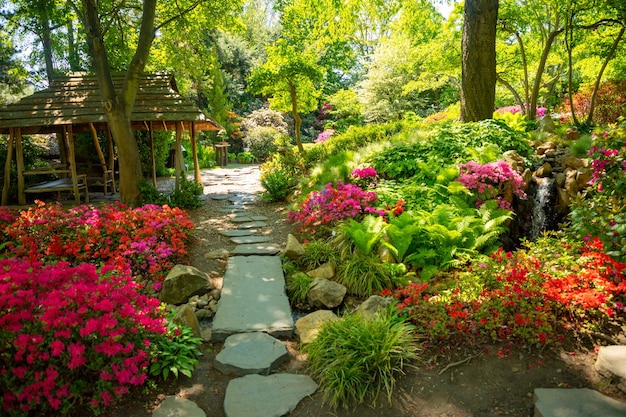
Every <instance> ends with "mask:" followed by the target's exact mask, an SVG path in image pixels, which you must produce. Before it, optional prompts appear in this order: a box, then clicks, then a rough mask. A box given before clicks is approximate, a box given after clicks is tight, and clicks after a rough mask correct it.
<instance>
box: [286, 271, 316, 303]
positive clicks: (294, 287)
mask: <svg viewBox="0 0 626 417" xmlns="http://www.w3.org/2000/svg"><path fill="white" fill-rule="evenodd" d="M285 281H286V282H285V289H286V290H287V295H288V296H289V301H290V302H291V305H293V306H294V307H302V305H303V304H304V303H305V302H306V295H307V293H308V292H309V287H310V286H311V283H312V282H313V278H312V277H310V276H308V275H307V274H305V273H304V272H296V273H293V274H290V275H288V276H287V279H286V280H285Z"/></svg>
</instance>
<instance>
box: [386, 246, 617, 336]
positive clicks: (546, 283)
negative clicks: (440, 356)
mask: <svg viewBox="0 0 626 417" xmlns="http://www.w3.org/2000/svg"><path fill="white" fill-rule="evenodd" d="M557 243H558V242H557ZM550 247H552V248H553V247H555V246H554V245H552V246H551V245H547V246H542V245H538V246H535V247H531V248H530V249H528V250H519V251H517V252H515V253H510V252H509V253H504V252H503V251H502V249H500V250H498V251H497V252H495V253H494V254H492V255H491V259H490V261H489V262H485V263H477V264H475V265H472V267H471V268H469V271H467V272H464V273H461V274H459V275H458V276H457V281H455V284H454V285H453V287H454V288H453V289H445V288H444V289H439V290H437V289H434V288H429V285H428V284H427V283H423V284H409V285H408V286H406V287H404V288H400V289H397V290H396V291H394V292H391V291H386V292H385V295H391V296H393V297H394V298H395V299H396V300H397V307H398V309H399V310H400V311H401V312H402V313H403V314H406V315H407V316H408V317H409V318H410V319H411V320H412V321H413V322H414V323H415V324H416V325H417V326H418V328H421V329H423V330H424V332H425V333H426V335H427V338H429V339H430V340H431V341H435V340H437V339H441V338H447V337H450V336H451V335H453V334H459V332H461V333H462V334H465V335H466V336H468V337H471V338H475V337H477V336H481V335H482V336H486V337H488V338H489V339H491V340H492V341H501V342H522V343H528V344H537V345H538V344H546V343H554V342H556V341H558V340H559V334H560V332H561V331H562V330H563V329H572V330H576V329H578V330H580V329H582V328H586V327H593V326H596V327H601V326H602V325H603V324H606V322H607V320H608V319H609V318H613V317H615V316H616V314H617V311H620V312H624V311H626V310H625V309H624V305H623V297H624V294H626V277H625V274H626V264H624V263H620V262H618V261H616V260H614V259H613V258H611V257H610V256H608V255H606V254H605V253H604V252H603V248H602V242H601V241H600V240H599V239H594V240H592V241H591V242H590V243H588V244H587V245H585V246H583V247H582V248H580V249H576V248H573V247H571V246H570V245H569V244H567V243H566V242H561V245H557V246H556V247H557V248H558V250H554V249H552V250H549V249H547V248H550ZM448 288H449V287H448Z"/></svg>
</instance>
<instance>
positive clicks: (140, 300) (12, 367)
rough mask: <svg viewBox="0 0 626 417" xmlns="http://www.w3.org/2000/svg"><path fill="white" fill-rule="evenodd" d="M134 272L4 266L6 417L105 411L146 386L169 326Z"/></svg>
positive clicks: (0, 323)
mask: <svg viewBox="0 0 626 417" xmlns="http://www.w3.org/2000/svg"><path fill="white" fill-rule="evenodd" d="M127 272H128V271H127ZM127 272H126V273H120V272H119V271H117V270H115V269H114V268H113V267H112V266H104V267H102V268H101V269H100V270H98V269H97V268H96V266H94V265H87V264H82V265H79V266H71V265H69V264H68V263H67V262H59V263H58V264H55V265H48V266H42V265H41V264H40V263H38V262H32V261H29V260H18V259H6V260H0V369H1V370H0V392H2V393H3V394H2V396H1V397H0V407H1V408H2V409H3V410H5V411H6V412H8V413H9V414H10V415H22V414H23V413H28V412H30V411H37V412H47V413H54V414H67V413H68V412H69V410H70V408H71V407H73V406H75V405H76V404H77V403H78V404H83V405H87V406H89V407H91V408H93V409H94V411H98V409H100V408H101V407H102V406H106V405H108V404H109V403H110V402H111V401H112V400H113V399H114V398H117V397H119V396H121V395H123V394H125V393H126V392H128V389H129V387H131V386H134V385H141V384H143V383H144V381H145V379H146V375H147V374H146V370H147V368H148V366H149V363H150V355H149V350H148V349H149V347H150V344H151V339H152V338H154V337H157V336H158V335H161V334H164V333H165V331H166V327H165V320H164V319H163V317H162V314H161V313H160V312H159V311H158V309H157V307H158V306H159V301H158V300H157V299H155V298H150V297H148V296H146V295H142V294H140V293H139V292H138V290H139V288H138V285H137V284H135V283H134V282H133V281H132V279H131V277H130V275H128V273H127Z"/></svg>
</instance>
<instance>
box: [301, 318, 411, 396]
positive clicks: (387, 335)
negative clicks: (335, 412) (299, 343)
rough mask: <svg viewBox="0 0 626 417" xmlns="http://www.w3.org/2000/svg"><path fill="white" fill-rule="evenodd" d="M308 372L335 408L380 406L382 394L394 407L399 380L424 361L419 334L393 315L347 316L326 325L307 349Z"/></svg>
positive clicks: (305, 348)
mask: <svg viewBox="0 0 626 417" xmlns="http://www.w3.org/2000/svg"><path fill="white" fill-rule="evenodd" d="M304 350H305V352H307V353H308V359H307V367H308V369H309V371H310V373H311V376H312V377H313V378H315V379H316V380H317V381H318V383H319V384H320V387H321V388H322V389H323V390H324V401H328V402H330V404H331V405H332V406H334V407H338V406H343V407H348V406H350V405H356V404H361V403H364V402H366V401H371V402H372V403H375V402H376V400H377V399H378V397H379V395H380V394H381V392H382V393H383V394H384V395H385V396H386V397H387V399H388V400H389V402H391V395H392V393H393V389H394V385H395V381H396V377H397V375H399V374H402V373H403V369H404V368H405V367H406V366H410V362H412V361H416V360H418V352H419V346H418V343H417V340H416V336H415V329H414V328H412V327H411V326H410V325H408V324H406V323H405V322H403V321H402V320H401V319H399V318H398V317H397V316H396V315H394V314H393V313H392V312H389V311H382V312H380V313H379V314H377V315H376V316H374V318H372V319H369V320H366V319H363V318H361V317H360V316H359V315H352V316H345V317H343V318H341V319H340V320H337V321H332V322H329V323H327V324H326V325H324V327H322V329H321V331H320V332H319V334H318V335H317V338H316V339H315V340H314V341H313V342H311V343H309V344H308V345H305V346H304Z"/></svg>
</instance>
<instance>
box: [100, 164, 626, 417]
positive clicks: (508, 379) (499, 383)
mask: <svg viewBox="0 0 626 417" xmlns="http://www.w3.org/2000/svg"><path fill="white" fill-rule="evenodd" d="M229 169H232V170H234V169H235V167H231V168H229ZM227 172H228V171H226V173H227ZM229 190H230V189H229V186H228V185H224V184H223V183H220V184H215V185H213V186H209V187H206V188H205V193H209V194H220V193H227V192H229ZM228 204H229V202H228V201H226V200H213V199H207V200H206V202H205V204H204V205H203V206H202V207H201V208H199V209H197V210H194V211H192V212H190V215H191V217H192V219H193V220H194V222H195V224H196V235H195V239H194V244H193V245H192V246H191V248H190V259H191V264H192V265H193V266H195V267H197V268H199V269H201V270H203V271H205V272H207V273H208V274H209V275H210V277H211V279H212V280H213V282H214V284H215V285H216V286H218V287H219V286H220V285H221V277H222V275H223V272H224V269H225V260H224V259H207V258H205V256H204V255H205V254H206V253H208V252H211V251H215V250H220V249H228V250H231V249H233V248H234V244H232V243H230V241H229V240H228V238H226V237H224V236H222V235H220V234H219V231H220V230H224V229H227V228H229V227H232V225H231V224H230V222H229V221H228V217H227V215H226V214H224V213H223V212H221V211H220V209H222V208H223V207H224V206H226V205H228ZM253 211H254V213H255V214H258V215H263V216H266V217H268V218H269V220H268V223H269V224H270V226H269V228H268V229H270V231H268V233H271V234H272V235H273V236H274V237H275V241H276V242H277V243H280V244H284V242H285V240H286V237H287V234H288V233H289V232H290V231H291V226H290V225H289V224H287V223H286V222H285V218H286V214H287V208H286V207H285V205H284V204H276V203H265V202H260V203H257V204H255V206H254V209H253ZM287 345H288V349H289V351H290V354H291V356H292V359H291V361H290V362H288V363H287V364H286V365H284V367H283V368H282V369H280V370H279V371H280V372H292V373H306V368H305V362H304V358H303V357H302V355H301V354H300V352H299V351H298V345H297V343H296V342H295V341H288V342H287ZM221 347H222V346H221V344H219V343H207V344H205V345H204V347H203V351H204V352H205V355H204V356H203V357H202V358H201V360H200V364H199V366H198V367H197V369H196V371H195V372H194V374H193V377H192V378H186V377H181V378H179V379H178V380H176V381H174V380H170V381H169V382H166V383H160V384H159V385H158V386H157V387H155V388H154V389H151V390H149V392H144V393H141V394H134V395H133V394H131V395H130V396H129V398H128V399H127V400H125V401H124V403H123V404H121V405H120V406H119V407H117V408H116V410H114V412H113V414H111V415H112V416H113V417H122V416H124V417H126V416H149V415H150V410H151V409H153V408H154V407H155V406H156V405H158V403H159V402H160V401H162V400H163V399H164V398H165V396H167V395H179V396H183V397H186V398H188V399H190V400H192V401H194V402H196V403H197V404H198V405H199V406H200V408H202V409H203V410H204V411H205V412H206V414H207V416H211V417H225V414H224V410H223V406H222V404H223V401H224V393H225V390H226V386H227V384H228V382H229V381H230V379H231V378H232V377H227V376H224V375H222V374H221V373H220V372H219V371H217V370H215V369H214V368H213V359H214V357H215V355H216V354H217V353H218V352H219V351H220V349H221ZM422 356H423V363H422V364H420V365H419V366H418V367H417V368H415V369H409V370H408V372H407V373H406V375H404V376H402V377H400V378H399V379H398V381H397V385H396V388H395V390H394V394H393V397H392V398H391V402H390V403H389V402H387V401H386V399H381V400H380V402H379V404H378V405H377V406H375V407H372V406H366V405H363V406H359V407H357V408H355V409H348V410H344V409H339V410H333V409H331V408H329V407H328V406H326V405H324V404H323V393H322V392H319V391H318V392H317V393H316V394H315V395H313V396H312V397H310V398H307V399H305V400H303V401H302V402H301V403H300V404H299V405H298V407H297V408H296V409H295V410H294V411H293V412H292V413H291V414H290V416H294V417H318V416H328V417H330V416H334V417H348V416H359V417H375V416H376V417H377V416H386V417H404V416H407V417H408V416H423V417H443V416H450V417H452V416H454V417H470V416H472V417H482V416H484V417H487V416H518V417H528V416H532V415H533V400H532V395H533V390H534V389H535V388H556V387H560V388H563V387H574V388H583V387H586V388H592V389H596V390H598V391H601V392H603V393H604V394H607V395H610V396H613V397H616V398H623V399H626V396H625V395H623V394H620V392H619V391H616V390H615V389H614V388H613V387H612V386H609V385H608V384H607V383H606V382H605V381H604V380H602V379H600V377H599V376H598V375H597V373H596V372H595V371H594V369H593V363H594V361H595V353H594V352H593V350H592V351H590V352H582V351H575V352H566V351H562V350H556V351H544V352H538V351H536V350H534V351H527V350H524V349H520V348H515V347H506V346H480V347H478V346H461V347H456V348H449V347H447V348H443V349H442V348H434V347H431V348H428V349H426V350H425V351H424V352H423V355H422ZM468 358H471V359H468ZM457 362H458V364H456V365H455V363H457ZM461 362H462V363H461Z"/></svg>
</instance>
